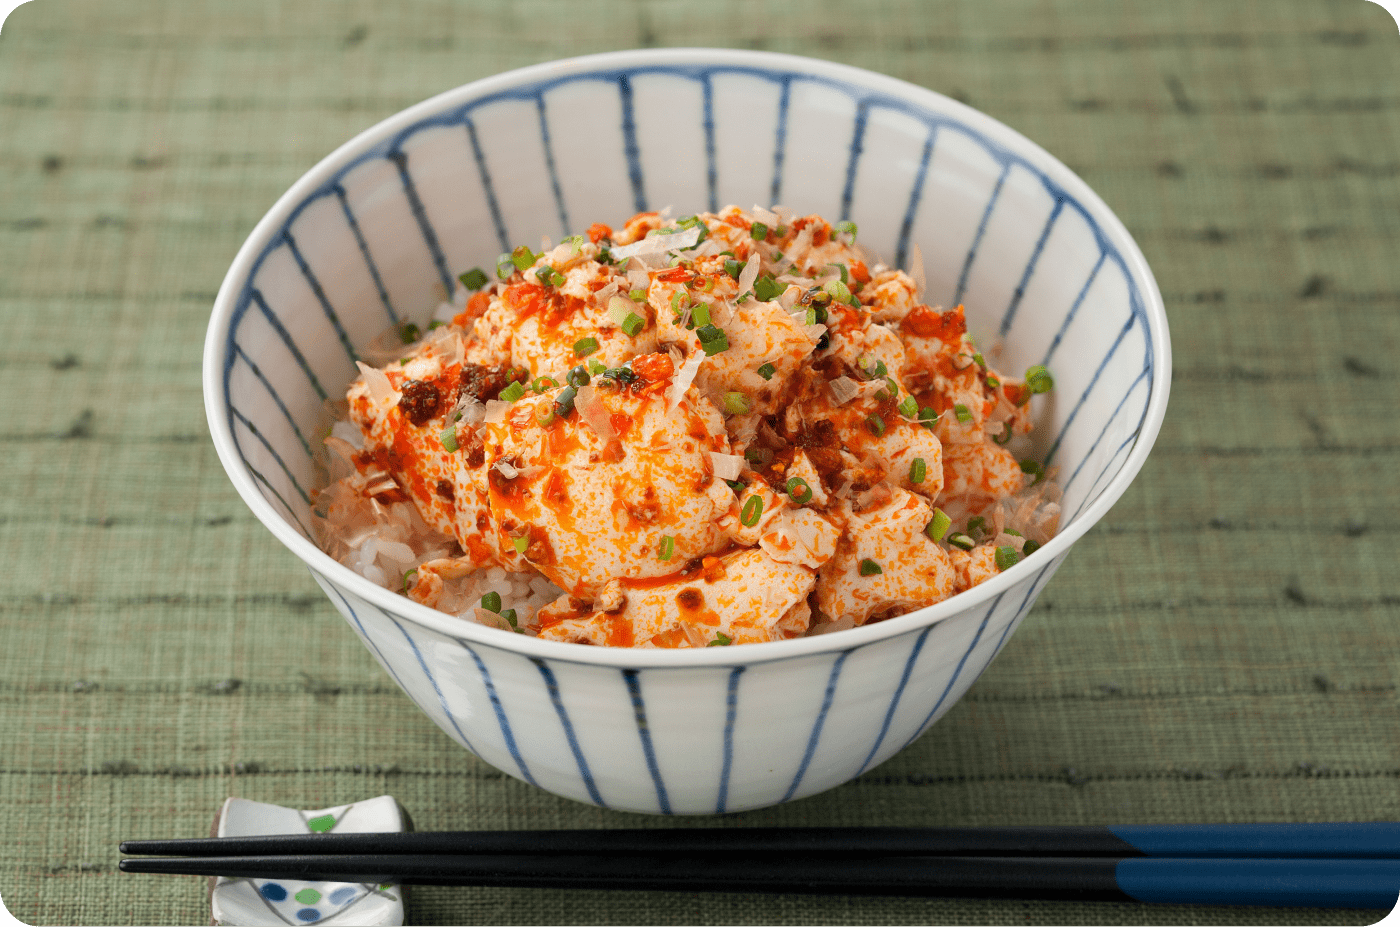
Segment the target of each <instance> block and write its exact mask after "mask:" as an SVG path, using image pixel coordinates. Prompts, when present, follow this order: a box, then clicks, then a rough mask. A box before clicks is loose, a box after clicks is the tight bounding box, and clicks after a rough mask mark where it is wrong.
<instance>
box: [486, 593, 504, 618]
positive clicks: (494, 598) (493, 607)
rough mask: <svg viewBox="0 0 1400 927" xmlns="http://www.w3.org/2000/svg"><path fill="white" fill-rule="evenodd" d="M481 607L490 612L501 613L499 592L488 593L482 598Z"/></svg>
mask: <svg viewBox="0 0 1400 927" xmlns="http://www.w3.org/2000/svg"><path fill="white" fill-rule="evenodd" d="M481 607H482V608H484V609H486V610H487V611H488V612H495V613H496V614H498V615H499V614H500V613H501V594H500V593H499V592H495V591H492V592H488V593H486V595H484V596H482V597H481Z"/></svg>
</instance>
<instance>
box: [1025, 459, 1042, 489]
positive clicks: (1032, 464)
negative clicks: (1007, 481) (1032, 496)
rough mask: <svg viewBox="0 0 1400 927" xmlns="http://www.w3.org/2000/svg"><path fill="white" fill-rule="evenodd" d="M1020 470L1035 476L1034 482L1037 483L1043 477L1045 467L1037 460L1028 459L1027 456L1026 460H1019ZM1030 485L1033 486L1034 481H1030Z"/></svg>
mask: <svg viewBox="0 0 1400 927" xmlns="http://www.w3.org/2000/svg"><path fill="white" fill-rule="evenodd" d="M1021 472H1022V473H1029V474H1030V475H1031V476H1033V477H1035V482H1036V483H1039V482H1040V481H1041V480H1043V479H1045V467H1043V466H1041V464H1040V461H1038V460H1030V459H1029V458H1028V459H1026V460H1023V461H1021ZM1031 485H1032V486H1034V485H1035V483H1032V484H1031Z"/></svg>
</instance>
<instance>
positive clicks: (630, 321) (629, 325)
mask: <svg viewBox="0 0 1400 927" xmlns="http://www.w3.org/2000/svg"><path fill="white" fill-rule="evenodd" d="M646 327H647V320H646V319H644V318H642V317H641V316H639V315H637V313H635V312H629V313H627V318H625V319H623V320H622V330H623V331H624V332H626V333H627V336H628V337H629V338H635V337H637V332H639V331H641V330H642V329H644V328H646Z"/></svg>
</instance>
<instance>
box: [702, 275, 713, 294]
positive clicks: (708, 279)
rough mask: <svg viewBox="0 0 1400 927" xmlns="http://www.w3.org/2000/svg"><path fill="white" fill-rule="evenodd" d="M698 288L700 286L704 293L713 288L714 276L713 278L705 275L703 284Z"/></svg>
mask: <svg viewBox="0 0 1400 927" xmlns="http://www.w3.org/2000/svg"><path fill="white" fill-rule="evenodd" d="M700 288H701V289H702V290H704V291H705V292H706V293H708V292H710V291H711V290H713V289H714V288H715V278H714V277H706V278H705V282H704V283H703V284H701V286H700Z"/></svg>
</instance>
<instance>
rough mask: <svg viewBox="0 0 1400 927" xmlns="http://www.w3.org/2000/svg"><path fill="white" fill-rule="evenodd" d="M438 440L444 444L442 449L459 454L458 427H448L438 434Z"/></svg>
mask: <svg viewBox="0 0 1400 927" xmlns="http://www.w3.org/2000/svg"><path fill="white" fill-rule="evenodd" d="M438 440H439V441H441V442H442V449H443V450H445V451H447V453H449V454H455V453H457V426H456V425H455V424H453V425H448V426H447V427H446V428H444V429H443V430H442V432H441V433H439V434H438Z"/></svg>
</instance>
